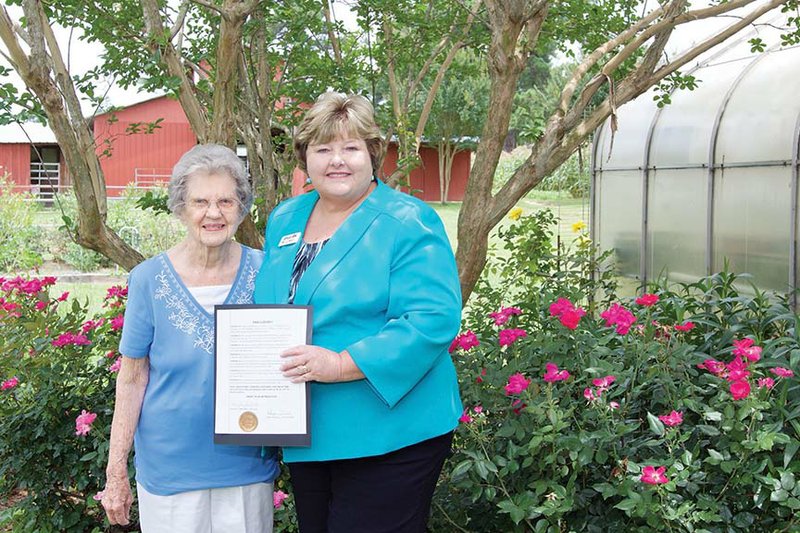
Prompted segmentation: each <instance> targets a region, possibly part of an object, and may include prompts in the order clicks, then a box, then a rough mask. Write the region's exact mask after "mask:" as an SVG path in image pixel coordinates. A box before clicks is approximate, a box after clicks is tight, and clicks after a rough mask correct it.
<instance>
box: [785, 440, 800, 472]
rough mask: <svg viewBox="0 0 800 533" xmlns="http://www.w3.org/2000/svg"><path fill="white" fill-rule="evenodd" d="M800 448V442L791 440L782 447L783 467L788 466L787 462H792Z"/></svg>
mask: <svg viewBox="0 0 800 533" xmlns="http://www.w3.org/2000/svg"><path fill="white" fill-rule="evenodd" d="M798 449H800V442H798V441H796V440H793V441H791V442H790V443H789V444H787V445H786V447H785V448H784V449H783V467H784V468H789V463H791V462H792V459H793V458H794V456H795V454H796V453H797V450H798Z"/></svg>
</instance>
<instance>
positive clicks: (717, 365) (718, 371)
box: [697, 359, 727, 378]
mask: <svg viewBox="0 0 800 533" xmlns="http://www.w3.org/2000/svg"><path fill="white" fill-rule="evenodd" d="M697 368H700V369H703V370H708V371H709V372H711V373H712V374H714V375H715V376H718V377H721V378H724V377H725V376H726V375H727V368H726V366H725V363H723V362H722V361H717V360H716V359H706V360H705V361H703V362H702V363H700V364H699V365H697Z"/></svg>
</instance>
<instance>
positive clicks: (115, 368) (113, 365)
mask: <svg viewBox="0 0 800 533" xmlns="http://www.w3.org/2000/svg"><path fill="white" fill-rule="evenodd" d="M121 367H122V358H121V357H119V358H117V360H116V361H114V362H113V363H111V366H109V367H108V371H109V372H111V373H114V372H119V369H120V368H121Z"/></svg>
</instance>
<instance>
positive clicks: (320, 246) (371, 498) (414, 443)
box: [255, 93, 461, 533]
mask: <svg viewBox="0 0 800 533" xmlns="http://www.w3.org/2000/svg"><path fill="white" fill-rule="evenodd" d="M294 147H295V153H296V155H297V159H298V164H299V166H300V168H302V169H304V170H305V171H306V172H307V173H308V176H309V177H310V178H311V182H312V184H313V186H314V191H313V192H310V193H308V194H304V195H301V196H298V197H296V198H293V199H291V200H288V201H286V202H284V203H282V204H280V205H279V206H278V207H276V208H275V209H274V211H273V212H272V214H271V216H270V219H269V221H268V223H267V232H266V243H265V245H264V248H265V253H266V258H265V261H264V266H263V267H262V269H261V272H260V273H259V276H258V278H257V280H256V290H255V300H256V302H257V303H294V304H298V305H311V306H313V345H309V346H297V347H295V348H292V349H289V350H288V351H286V352H285V353H284V354H283V356H284V358H285V360H284V361H285V362H284V364H283V366H282V370H283V371H284V375H285V376H287V377H288V378H290V379H291V380H292V381H294V382H311V443H312V444H311V446H310V447H307V448H284V450H283V458H284V460H285V461H286V462H287V463H288V465H289V470H290V473H291V478H292V486H293V488H294V495H295V499H296V508H297V513H298V518H299V524H300V531H301V532H302V533H313V532H317V531H319V532H324V531H330V532H347V533H358V532H363V533H379V532H389V531H396V532H423V531H425V529H426V523H427V520H428V515H429V510H430V504H431V498H432V495H433V491H434V488H435V486H436V481H437V479H438V477H439V473H440V471H441V468H442V464H443V462H444V460H445V459H446V457H447V456H448V455H449V453H450V446H451V441H452V432H453V429H454V428H455V426H456V425H457V423H458V417H459V415H460V413H461V402H460V400H459V395H458V384H457V381H456V374H455V370H454V367H453V363H452V361H451V359H450V356H449V354H448V351H447V348H448V346H449V344H450V342H451V341H452V339H453V337H454V336H455V334H456V333H457V331H458V328H459V325H460V320H461V294H460V290H459V281H458V275H457V271H456V264H455V259H454V257H453V252H452V250H451V248H450V243H449V241H448V239H447V236H446V235H445V232H444V227H443V225H442V222H441V220H439V217H438V216H437V215H436V213H435V212H434V211H433V210H432V209H431V208H430V207H428V206H427V205H426V204H424V203H423V202H420V201H418V200H416V199H415V198H412V197H411V196H408V195H406V194H404V193H401V192H397V191H395V190H393V189H391V188H390V187H388V186H386V185H384V184H383V183H381V182H380V181H378V180H377V179H376V178H375V177H374V175H375V172H376V170H377V169H378V163H379V161H380V159H381V155H382V151H383V142H382V138H381V134H380V131H379V129H378V126H377V125H376V124H375V120H374V117H373V110H372V106H371V105H370V103H369V102H368V101H367V100H366V99H365V98H363V97H360V96H344V95H341V94H335V93H328V94H324V95H323V96H321V97H320V98H319V100H318V101H317V102H316V104H315V105H314V106H313V107H312V108H311V109H310V110H309V111H308V112H307V114H306V116H305V118H304V120H303V122H302V124H301V125H300V127H299V130H298V131H297V133H296V135H295V140H294Z"/></svg>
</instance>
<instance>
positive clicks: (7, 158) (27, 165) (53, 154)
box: [0, 123, 69, 199]
mask: <svg viewBox="0 0 800 533" xmlns="http://www.w3.org/2000/svg"><path fill="white" fill-rule="evenodd" d="M0 178H4V179H6V180H8V181H9V182H10V183H11V184H12V185H13V190H14V191H15V192H23V191H30V192H31V193H33V194H35V195H37V196H40V197H42V198H46V199H51V198H52V197H53V194H54V193H56V192H58V191H59V190H60V189H62V188H63V187H66V186H68V185H69V176H68V174H67V168H66V165H65V164H64V157H63V155H62V154H61V149H60V148H59V147H58V144H57V143H56V136H55V135H54V134H53V132H52V131H51V130H50V129H49V128H47V127H46V126H42V125H41V124H35V123H29V124H24V125H20V124H7V125H4V126H0Z"/></svg>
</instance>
